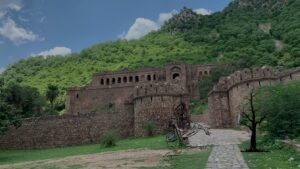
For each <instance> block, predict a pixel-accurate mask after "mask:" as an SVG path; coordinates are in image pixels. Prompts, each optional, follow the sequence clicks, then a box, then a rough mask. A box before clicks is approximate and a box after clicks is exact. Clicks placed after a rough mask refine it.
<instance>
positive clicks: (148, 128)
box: [143, 121, 155, 137]
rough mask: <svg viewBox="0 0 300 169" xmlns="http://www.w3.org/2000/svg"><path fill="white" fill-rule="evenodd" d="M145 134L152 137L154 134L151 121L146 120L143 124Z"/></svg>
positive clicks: (153, 126)
mask: <svg viewBox="0 0 300 169" xmlns="http://www.w3.org/2000/svg"><path fill="white" fill-rule="evenodd" d="M143 128H144V130H145V132H146V133H147V136H149V137H152V136H153V135H154V130H155V124H154V122H152V121H146V122H145V123H144V126H143Z"/></svg>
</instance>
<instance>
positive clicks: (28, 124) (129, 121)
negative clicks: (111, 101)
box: [0, 112, 133, 149]
mask: <svg viewBox="0 0 300 169" xmlns="http://www.w3.org/2000/svg"><path fill="white" fill-rule="evenodd" d="M132 126H133V114H128V113H125V112H106V113H94V114H84V115H76V116H73V115H64V116H47V117H41V118H33V119H27V120H25V121H24V122H23V125H22V126H21V127H20V128H18V129H15V128H11V129H10V130H9V131H8V132H7V134H6V135H4V136H1V137H0V148H2V149H7V148H14V149H27V148H30V149H32V148H52V147H63V146H70V145H81V144H90V143H99V139H100V137H101V135H102V134H103V133H104V132H105V131H110V130H115V131H117V132H119V134H120V135H121V136H122V137H127V136H132V135H133V128H132Z"/></svg>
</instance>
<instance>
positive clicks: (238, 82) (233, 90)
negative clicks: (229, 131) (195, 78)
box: [207, 67, 300, 128]
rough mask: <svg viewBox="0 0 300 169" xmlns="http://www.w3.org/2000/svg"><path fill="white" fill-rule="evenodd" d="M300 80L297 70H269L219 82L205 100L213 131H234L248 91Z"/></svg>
mask: <svg viewBox="0 0 300 169" xmlns="http://www.w3.org/2000/svg"><path fill="white" fill-rule="evenodd" d="M293 80H300V67H298V68H295V69H291V70H287V71H284V72H281V71H277V70H273V69H272V68H271V67H263V68H255V69H244V70H242V71H237V72H235V73H233V74H231V75H230V76H228V77H223V78H220V80H219V82H218V84H216V85H215V86H214V89H213V90H212V91H211V92H210V94H209V98H208V106H209V116H210V120H209V121H208V122H207V123H209V124H210V125H211V126H213V127H215V128H226V127H227V128H228V127H237V126H238V125H239V120H240V112H242V110H243V105H244V104H245V100H246V98H247V97H248V95H249V93H250V91H251V90H252V89H256V88H259V87H261V86H268V85H274V84H278V83H288V82H290V81H293Z"/></svg>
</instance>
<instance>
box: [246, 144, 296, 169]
mask: <svg viewBox="0 0 300 169" xmlns="http://www.w3.org/2000/svg"><path fill="white" fill-rule="evenodd" d="M258 144H260V140H259V141H258ZM240 147H241V149H242V150H245V149H246V148H248V147H249V141H247V142H244V143H243V144H242V145H241V146H240ZM243 156H244V158H245V161H246V162H247V164H248V166H249V168H250V169H296V168H300V153H299V152H298V153H297V152H295V151H294V150H292V149H291V148H290V147H287V146H283V145H281V146H278V145H276V146H274V147H273V148H272V147H271V148H269V149H268V152H258V153H253V152H251V153H249V152H243Z"/></svg>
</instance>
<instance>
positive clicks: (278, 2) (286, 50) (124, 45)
mask: <svg viewBox="0 0 300 169" xmlns="http://www.w3.org/2000/svg"><path fill="white" fill-rule="evenodd" d="M299 18H300V0H270V1H265V0H247V1H246V0H236V1H233V2H232V3H231V4H230V5H229V6H228V7H227V8H225V9H224V10H223V11H222V12H217V13H214V14H212V15H209V16H203V15H197V14H196V13H194V12H193V11H192V10H191V9H187V8H184V9H182V10H181V12H180V13H178V14H176V15H174V16H173V18H171V19H170V20H169V21H168V22H166V23H165V25H163V26H162V28H161V29H160V30H158V31H156V32H152V33H150V34H148V35H147V36H145V37H144V38H142V39H139V40H131V41H125V40H118V41H115V42H107V43H102V44H97V45H94V46H92V47H89V48H87V49H84V50H82V51H81V52H79V53H74V54H71V55H69V56H66V57H62V56H53V57H47V58H44V57H42V56H40V57H28V58H27V59H23V60H20V61H19V62H17V63H15V64H12V65H10V66H9V67H8V68H7V69H6V71H5V72H4V73H3V74H2V75H0V76H1V81H2V83H0V84H3V85H7V84H9V83H13V82H17V83H19V84H21V85H22V86H30V87H35V88H38V90H39V91H40V93H41V94H43V95H44V94H45V91H46V89H47V86H48V85H49V84H53V85H56V86H58V87H59V89H60V97H59V99H58V103H59V104H60V105H63V104H64V99H65V91H66V89H67V88H68V87H71V86H82V85H85V84H87V83H89V81H90V79H91V76H92V74H93V73H96V72H102V71H113V70H120V69H137V68H141V67H150V66H151V67H153V66H155V67H157V66H162V65H164V64H166V63H172V62H179V63H188V64H199V63H222V64H223V63H234V64H235V65H238V66H239V67H240V68H243V67H253V66H262V65H271V66H281V67H286V68H289V67H296V66H299V65H300V38H299V37H300V22H299Z"/></svg>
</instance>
